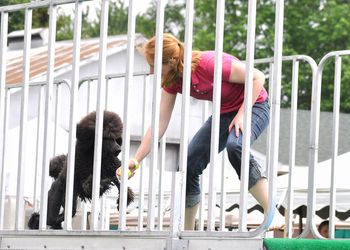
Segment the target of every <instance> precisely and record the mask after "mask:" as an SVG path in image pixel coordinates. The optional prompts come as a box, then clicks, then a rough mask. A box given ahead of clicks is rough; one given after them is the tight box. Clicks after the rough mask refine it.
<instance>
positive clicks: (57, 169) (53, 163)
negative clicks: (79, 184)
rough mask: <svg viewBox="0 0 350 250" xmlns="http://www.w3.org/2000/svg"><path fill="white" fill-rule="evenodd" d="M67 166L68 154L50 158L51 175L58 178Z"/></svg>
mask: <svg viewBox="0 0 350 250" xmlns="http://www.w3.org/2000/svg"><path fill="white" fill-rule="evenodd" d="M66 166H67V155H58V156H56V157H54V158H52V159H51V160H50V168H49V175H50V176H51V177H53V178H54V179H57V177H58V175H59V174H60V173H61V171H62V169H64V168H65V167H66Z"/></svg>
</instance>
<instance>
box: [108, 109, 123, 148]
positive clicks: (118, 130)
mask: <svg viewBox="0 0 350 250" xmlns="http://www.w3.org/2000/svg"><path fill="white" fill-rule="evenodd" d="M122 134H123V123H122V120H121V119H120V117H119V115H117V114H116V113H114V112H111V111H105V112H104V116H103V137H104V138H112V139H114V140H118V141H120V142H121V138H122Z"/></svg>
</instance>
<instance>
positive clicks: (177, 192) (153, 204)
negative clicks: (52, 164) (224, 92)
mask: <svg viewBox="0 0 350 250" xmlns="http://www.w3.org/2000/svg"><path fill="white" fill-rule="evenodd" d="M89 1H90V0H87V1H83V0H44V1H40V2H33V3H28V4H19V5H13V6H6V7H0V13H1V37H0V131H1V134H2V138H3V139H2V140H0V162H1V169H0V178H1V179H0V180H1V186H0V197H1V199H0V231H1V234H2V235H5V236H6V235H16V236H26V235H27V236H28V235H29V236H30V235H33V232H34V234H35V235H36V236H38V237H44V236H48V235H51V236H52V235H53V236H66V237H68V236H69V235H71V236H78V237H81V236H91V235H98V236H109V235H113V236H115V235H119V236H121V237H126V238H127V237H134V238H136V239H139V240H140V242H141V241H142V240H147V239H151V240H156V239H157V237H158V238H161V239H162V240H164V239H165V241H166V243H165V244H164V242H163V243H161V244H158V242H157V243H155V244H158V245H157V246H158V247H159V246H161V247H159V249H165V248H166V249H180V248H181V249H184V248H185V249H187V248H190V246H189V244H188V241H190V240H199V241H200V240H203V242H204V243H202V245H201V246H205V242H206V240H207V239H211V240H213V241H215V240H217V239H219V240H218V242H217V244H218V245H220V244H221V243H219V242H220V240H227V239H239V238H248V239H250V240H255V239H257V238H259V237H261V236H262V235H263V234H264V233H265V232H266V230H267V229H268V227H269V225H270V224H271V222H272V219H273V216H274V212H275V207H276V200H275V199H276V197H277V195H276V181H275V177H276V176H277V165H278V152H279V134H280V128H279V124H280V100H281V75H282V62H283V61H291V62H292V63H293V64H292V107H291V110H292V112H291V123H290V127H291V128H290V131H289V133H290V137H291V141H290V152H289V154H290V162H289V172H290V175H289V180H288V188H287V190H288V195H287V198H288V212H287V214H288V220H287V229H286V230H287V232H286V233H287V235H288V237H290V238H291V237H292V223H291V221H292V215H293V204H292V203H293V200H292V197H293V168H294V166H295V162H294V160H295V147H296V141H295V138H296V114H297V103H298V98H297V95H298V73H299V72H298V69H299V62H300V61H304V62H306V63H308V64H309V65H310V67H311V70H312V89H313V90H312V100H311V125H310V139H309V146H310V148H309V156H310V157H309V159H310V160H309V177H308V178H309V182H308V192H309V193H308V197H309V200H308V216H307V222H306V229H305V230H304V231H303V233H302V234H301V235H300V237H306V236H307V234H309V233H312V234H313V235H314V236H316V237H321V236H320V235H319V233H318V232H317V230H316V223H315V221H314V217H315V196H316V191H315V190H316V187H315V182H314V176H315V172H316V165H317V156H318V132H319V116H320V98H321V92H320V88H321V79H322V70H323V67H324V64H325V62H326V61H327V60H328V59H329V58H331V57H335V62H336V63H335V65H336V67H335V88H334V91H335V92H334V96H335V98H334V111H333V112H334V118H333V138H334V140H333V143H332V148H333V154H332V185H331V193H332V198H331V201H330V203H331V209H330V228H331V230H330V232H331V238H334V213H335V212H334V211H335V208H334V206H335V198H334V194H335V192H336V189H335V183H334V172H335V167H334V166H335V162H336V156H337V140H338V134H337V127H338V123H339V103H340V101H339V95H340V94H339V93H340V90H339V89H340V74H341V57H342V56H346V55H350V51H348V50H346V51H337V52H331V53H329V54H327V55H326V56H325V57H324V58H323V59H322V60H321V62H320V63H319V65H317V64H316V62H315V61H314V60H313V59H312V58H310V57H308V56H304V55H295V56H284V57H283V56H282V47H283V39H282V35H283V16H284V1H283V0H282V1H276V17H275V24H276V25H275V46H274V47H275V51H274V53H275V54H274V57H273V58H267V59H258V60H255V59H254V46H255V45H254V44H255V22H256V0H250V1H249V3H248V23H247V30H248V36H247V51H246V52H247V53H246V54H247V58H246V68H247V71H246V76H245V77H246V78H245V79H246V85H245V86H246V89H245V103H244V105H245V113H244V124H246V125H245V131H246V133H245V134H244V137H243V141H244V142H243V152H242V173H241V184H240V188H239V191H238V192H239V195H240V199H239V204H240V209H239V222H238V223H237V225H238V229H237V230H235V231H225V230H226V228H225V225H226V223H225V217H224V214H225V213H224V204H225V199H226V198H225V195H226V193H227V192H226V188H225V185H224V182H223V179H224V176H225V171H224V166H225V165H226V163H227V161H226V160H225V157H226V156H225V155H224V154H223V156H220V155H219V154H218V153H217V150H216V149H217V147H218V133H219V127H218V121H219V114H220V101H221V100H220V94H221V85H220V84H218V83H220V82H221V74H220V72H221V67H222V65H221V61H220V60H219V58H221V56H222V53H223V46H222V45H223V28H224V6H225V1H224V0H218V1H217V15H216V16H217V20H216V23H217V25H216V43H215V60H216V61H217V63H216V65H215V74H214V83H216V84H214V86H215V87H214V94H213V105H212V111H213V112H212V115H213V119H212V128H213V129H212V134H211V152H210V159H211V161H210V166H209V169H208V171H209V176H210V177H209V180H208V181H207V182H208V183H209V187H208V194H207V197H204V196H202V197H204V198H205V200H206V201H207V206H208V213H207V218H206V220H205V216H204V212H203V205H202V207H201V210H200V211H201V212H200V214H199V216H200V219H199V228H200V230H199V231H184V216H183V215H184V209H185V190H186V188H185V186H186V171H187V143H188V139H189V137H190V134H189V123H190V115H189V114H190V113H189V109H190V84H191V83H190V79H191V77H190V73H191V54H192V47H191V46H192V38H193V32H192V29H193V26H192V25H193V15H194V0H190V1H187V2H186V21H185V22H186V30H185V56H184V57H185V58H184V62H185V63H184V74H183V79H184V81H183V84H184V85H183V95H182V103H181V129H180V134H181V135H180V140H179V141H180V142H179V147H180V148H179V161H178V162H179V168H178V169H176V170H177V171H175V168H174V169H173V171H171V172H170V174H169V175H168V177H169V178H170V179H171V181H170V183H171V193H170V194H167V195H168V196H169V197H170V198H169V199H170V214H169V224H168V226H167V230H166V229H165V228H164V227H163V225H164V217H163V212H164V200H163V199H164V197H165V190H164V176H165V174H166V173H165V172H166V171H165V165H166V163H165V161H166V155H165V154H166V147H167V137H166V136H164V138H163V139H162V140H161V142H160V146H159V138H158V133H156V132H155V131H158V129H159V112H160V110H159V102H160V88H159V86H160V81H161V65H162V63H161V62H162V38H163V30H164V9H165V4H166V1H165V0H159V1H158V2H157V19H156V44H157V47H156V52H155V73H154V75H153V76H150V75H149V73H147V72H136V73H135V72H134V54H135V22H136V12H135V1H134V0H130V1H129V6H128V45H127V57H126V73H122V74H110V75H108V74H107V73H106V65H107V63H108V62H107V36H108V33H107V31H108V10H109V0H102V1H101V22H100V25H101V26H100V31H101V33H100V43H99V60H98V75H97V76H92V77H86V78H82V79H80V53H79V52H80V43H81V31H82V3H83V2H89ZM69 3H75V7H74V10H75V19H74V40H73V47H74V49H73V63H72V74H71V75H72V78H71V79H69V80H55V72H54V59H55V44H56V37H55V35H56V21H57V20H56V19H57V7H58V6H60V5H64V4H69ZM42 7H47V8H48V9H49V43H48V71H47V76H46V81H44V82H40V83H33V82H31V79H30V50H31V29H32V11H33V9H35V8H42ZM20 10H24V11H25V29H24V32H25V35H24V50H23V51H24V52H23V72H22V78H23V83H22V84H19V85H12V86H6V54H7V48H6V47H7V31H8V24H9V23H8V22H9V19H8V14H9V13H10V12H16V11H20ZM254 64H268V65H269V80H270V82H269V90H270V93H269V95H270V104H271V122H270V127H269V131H268V142H267V152H266V155H267V157H266V158H267V161H266V165H267V169H268V178H269V187H268V189H269V201H268V211H265V216H264V220H263V222H262V223H261V224H260V225H258V226H256V227H255V228H254V229H251V230H248V227H247V202H248V191H247V190H248V188H247V187H248V174H249V168H248V164H249V152H250V142H249V136H247V135H249V134H250V120H251V108H252V107H251V103H250V102H249V101H248V100H250V99H251V96H252V75H253V74H252V73H253V65H254ZM137 77H143V79H142V80H141V81H140V82H142V83H143V86H144V87H143V90H142V91H143V92H142V97H143V100H142V118H141V120H142V125H141V130H142V131H141V133H142V134H144V133H145V131H146V124H147V123H148V121H147V120H148V118H149V117H148V116H147V115H148V113H149V112H148V109H147V107H146V106H147V105H148V103H150V102H151V101H152V108H151V111H152V112H151V115H150V118H151V119H150V120H151V127H152V131H153V132H152V150H151V154H150V157H148V158H147V159H146V160H145V163H144V166H148V167H149V172H148V175H149V176H148V179H146V178H147V176H146V168H145V167H141V170H140V179H138V181H139V194H138V196H137V198H138V199H139V203H138V214H137V218H138V222H137V229H135V228H133V229H128V224H127V217H128V215H127V212H128V210H127V206H126V196H127V188H126V187H128V186H129V184H130V182H131V181H132V180H128V178H127V166H128V161H129V156H130V143H131V140H130V138H131V135H130V127H131V125H130V124H131V118H132V116H131V114H130V106H131V102H132V101H133V100H132V99H133V98H134V97H133V96H131V87H132V83H133V82H134V81H137ZM115 79H123V80H124V84H123V96H124V101H123V104H122V105H121V107H122V108H123V110H121V111H120V113H122V114H123V119H122V120H123V124H124V129H123V147H122V157H121V158H122V168H123V171H122V173H123V174H122V176H121V191H120V197H119V198H120V203H119V213H118V230H113V231H112V230H109V225H108V222H106V221H108V220H107V219H106V218H108V217H109V214H108V213H109V211H108V210H109V209H108V208H107V209H106V211H103V209H102V208H101V207H103V204H108V202H107V203H106V197H103V198H102V199H99V183H100V172H101V168H100V165H101V155H102V125H103V110H105V109H112V108H111V107H110V106H109V100H110V99H109V95H108V94H109V93H110V89H109V86H110V81H112V80H113V81H114V80H115ZM151 81H152V83H153V85H152V87H153V89H152V100H150V98H148V93H149V91H150V88H149V87H148V85H150V83H151ZM92 82H96V83H97V86H96V88H97V91H96V96H95V98H96V107H94V106H92V104H91V99H90V97H91V94H92V91H91V89H90V86H91V83H92ZM85 83H88V84H87V95H86V104H85V105H86V109H85V110H86V113H87V112H89V111H91V110H96V130H95V150H94V161H93V170H94V174H93V189H92V201H91V214H90V217H89V219H87V215H86V213H87V211H86V208H84V207H83V214H84V215H83V216H82V218H83V219H82V220H83V223H82V225H81V228H80V230H75V229H73V226H72V224H73V222H72V207H73V202H72V200H73V181H74V178H73V177H74V175H75V174H76V173H74V167H73V166H74V159H75V136H76V123H77V118H78V111H79V110H78V108H79V103H78V93H79V91H80V89H81V87H82V86H84V85H85ZM55 84H56V85H57V88H56V96H55V98H53V95H54V92H53V91H54V89H53V87H54V85H55ZM61 84H66V85H67V86H69V97H68V99H69V101H70V105H69V112H70V113H69V120H68V123H69V124H68V125H69V129H68V130H69V135H68V136H69V137H68V140H67V146H68V148H67V152H68V160H67V162H68V164H67V165H68V169H67V182H66V194H65V201H66V204H65V221H64V225H63V228H64V229H63V230H61V231H59V232H58V231H54V230H50V229H48V228H47V225H46V222H47V221H46V220H47V199H48V187H47V183H48V182H49V176H48V168H49V161H50V158H51V157H52V156H53V155H55V153H56V148H55V145H56V138H57V135H56V134H57V131H58V123H59V114H60V111H59V107H60V106H59V97H60V92H59V88H58V85H61ZM35 86H39V87H40V90H39V92H38V94H39V100H38V124H37V134H38V138H37V143H36V162H35V166H36V168H35V169H36V170H35V176H37V174H38V173H41V184H40V185H39V183H37V182H38V180H35V186H34V190H35V191H34V197H33V200H34V203H33V204H34V210H37V211H38V210H40V214H41V216H40V225H39V230H36V231H28V230H25V226H24V224H25V223H24V221H25V206H26V204H25V199H24V194H23V193H24V191H25V190H24V184H23V183H24V180H25V178H26V176H25V169H26V166H27V162H26V160H25V159H26V153H27V152H26V147H27V144H28V141H27V135H28V134H29V133H30V132H29V131H28V130H27V117H28V112H29V110H30V109H31V108H32V107H30V106H29V100H30V95H29V92H30V90H31V88H32V87H35ZM44 86H45V90H46V97H45V99H44V100H45V106H44V107H43V103H42V102H43V99H42V90H41V89H42V87H44ZM17 88H20V89H21V108H20V126H19V128H20V130H19V155H18V174H17V183H16V184H17V186H16V195H15V196H16V212H15V224H14V229H13V230H12V229H11V230H8V229H4V213H5V178H6V176H5V167H6V166H5V159H6V150H5V147H6V141H7V139H8V138H7V122H8V119H9V118H8V115H9V112H8V110H9V105H10V102H9V101H10V93H12V92H11V91H12V89H17ZM54 99H55V100H56V102H55V103H53V100H54ZM140 102H141V101H140ZM43 112H44V117H43V116H42V113H43ZM207 114H208V106H207V104H205V107H204V112H203V118H205V117H206V116H207ZM53 116H54V117H55V118H54V120H55V125H54V126H55V127H54V128H53V129H52V127H51V126H52V125H51V117H53ZM43 118H44V121H43V120H42V119H43ZM42 123H44V124H42ZM42 126H43V128H42ZM41 132H43V133H41ZM52 132H54V134H55V136H54V137H52V136H51V135H52ZM39 133H40V134H41V135H42V136H43V138H39ZM40 140H42V144H40V143H39V141H40ZM52 142H53V143H52ZM50 145H53V147H51V146H50ZM41 147H42V152H41ZM159 148H160V149H159ZM40 157H41V158H42V160H41V161H40ZM220 157H222V159H223V160H222V161H221V160H220ZM159 159H160V160H159ZM40 162H41V163H40ZM219 164H222V165H221V169H222V173H221V181H222V182H221V190H220V193H221V197H220V199H221V200H220V204H221V208H220V216H219V227H218V226H217V223H216V222H217V221H216V213H215V210H216V195H217V192H216V187H215V184H216V183H215V179H214V169H218V168H220V167H219V166H218V165H219ZM40 165H41V170H40V169H39V166H40ZM157 167H158V168H159V170H158V172H159V178H158V179H156V175H157ZM146 181H148V183H147V184H148V188H147V189H148V192H147V194H146V193H145V191H144V185H145V183H146ZM204 181H205V180H202V183H203V182H204ZM156 183H158V194H157V190H156ZM39 186H40V188H39ZM39 189H40V198H39V197H38V192H39V191H38V190H39ZM203 195H204V194H203ZM146 196H147V200H148V204H147V215H145V214H144V213H143V209H144V207H145V205H144V199H145V197H146ZM157 197H158V201H156V200H157ZM310 197H311V198H310ZM113 198H115V197H113ZM37 200H40V204H38V203H37ZM101 204H102V205H101ZM277 205H278V204H277ZM39 207H40V209H39ZM156 208H157V209H156ZM146 216H147V217H146ZM145 218H146V223H145V222H144V219H145ZM156 219H157V223H156ZM87 220H88V221H89V223H90V225H89V226H90V227H89V229H90V230H87V226H86V221H87ZM101 221H104V222H103V223H101ZM145 225H146V228H144V226H145ZM204 225H206V230H205V231H204V230H203V228H204ZM218 228H219V230H218V231H216V230H217V229H218ZM123 240H125V241H127V239H123ZM158 240H159V239H158ZM4 242H5V243H4V244H6V242H7V241H4ZM8 242H11V244H12V245H13V246H17V247H18V246H19V245H20V244H22V243H15V242H13V241H11V240H9V241H8ZM128 242H129V243H128V244H130V245H132V244H133V243H130V241H128ZM0 244H3V243H2V242H1V241H0ZM11 244H10V243H9V245H11ZM89 244H93V243H91V242H89ZM12 245H11V246H12ZM134 245H135V243H134ZM2 246H3V245H1V247H2ZM221 246H222V245H221ZM186 247H187V248H186ZM231 247H232V245H231Z"/></svg>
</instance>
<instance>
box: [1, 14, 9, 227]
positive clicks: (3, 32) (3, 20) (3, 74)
mask: <svg viewBox="0 0 350 250" xmlns="http://www.w3.org/2000/svg"><path fill="white" fill-rule="evenodd" d="M7 29H8V13H7V12H1V28H0V133H2V138H4V137H5V133H6V130H5V129H4V127H5V124H3V123H2V121H4V122H5V93H6V52H7ZM4 156H5V141H4V139H2V140H0V164H1V166H0V180H1V184H0V229H3V225H4V220H3V218H4V209H5V181H4V180H5V164H4Z"/></svg>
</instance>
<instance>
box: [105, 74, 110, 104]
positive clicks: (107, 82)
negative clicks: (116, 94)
mask: <svg viewBox="0 0 350 250" xmlns="http://www.w3.org/2000/svg"><path fill="white" fill-rule="evenodd" d="M109 80H110V79H109V78H107V79H106V93H105V100H106V101H105V110H108V101H109V99H108V98H109V97H108V93H109Z"/></svg>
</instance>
